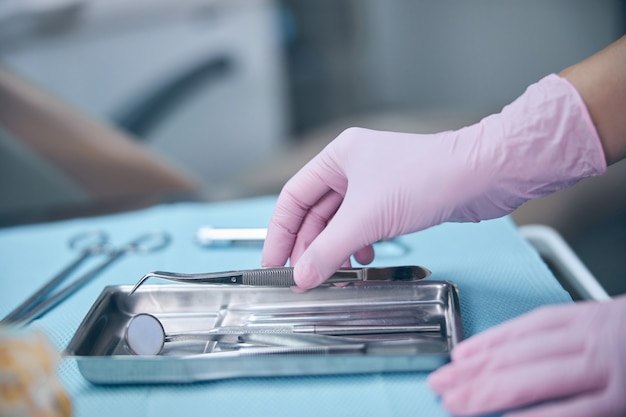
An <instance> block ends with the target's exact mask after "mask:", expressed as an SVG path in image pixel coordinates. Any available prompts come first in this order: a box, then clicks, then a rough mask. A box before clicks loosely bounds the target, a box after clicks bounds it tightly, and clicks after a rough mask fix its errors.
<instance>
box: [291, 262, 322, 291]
mask: <svg viewBox="0 0 626 417" xmlns="http://www.w3.org/2000/svg"><path fill="white" fill-rule="evenodd" d="M293 276H294V281H295V282H296V285H297V286H298V288H300V289H302V290H305V291H306V290H310V289H313V288H315V287H317V286H319V285H320V284H322V283H323V282H324V281H325V280H326V277H325V276H324V275H323V274H322V273H320V271H318V269H317V268H315V266H314V265H313V264H312V263H310V262H307V261H302V260H300V261H299V262H298V263H296V265H295V266H294V272H293Z"/></svg>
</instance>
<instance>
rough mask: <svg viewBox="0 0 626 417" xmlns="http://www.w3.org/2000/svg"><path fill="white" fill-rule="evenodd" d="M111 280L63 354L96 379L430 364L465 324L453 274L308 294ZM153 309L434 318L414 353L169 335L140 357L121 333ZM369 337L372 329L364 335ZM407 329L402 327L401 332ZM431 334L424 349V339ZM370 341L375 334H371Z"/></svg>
mask: <svg viewBox="0 0 626 417" xmlns="http://www.w3.org/2000/svg"><path fill="white" fill-rule="evenodd" d="M131 288H132V287H131V286H109V287H106V288H104V290H103V291H102V293H101V294H100V296H99V298H98V299H97V300H96V301H95V303H94V305H93V306H92V308H91V309H90V310H89V312H88V313H87V315H86V316H85V318H84V320H83V322H82V323H81V324H80V326H79V328H78V329H77V331H76V333H75V334H74V336H73V338H72V340H71V341H70V343H69V344H68V346H67V348H66V350H65V352H64V354H65V355H66V356H67V357H72V358H75V359H76V361H77V364H78V368H79V370H80V372H81V373H82V375H83V376H84V377H85V378H86V379H87V380H89V381H91V382H92V383H96V384H128V383H141V384H154V383H189V382H195V381H206V380H215V379H222V378H235V377H258V376H286V375H330V374H350V373H370V372H407V371H428V370H432V369H435V368H437V367H439V366H441V365H443V364H444V363H446V362H448V361H449V358H450V351H451V350H452V348H453V347H454V346H455V345H456V344H457V343H458V342H460V341H461V340H462V338H463V331H462V323H461V315H460V309H459V295H458V290H457V287H456V286H455V284H454V283H452V282H449V281H434V280H433V281H429V280H424V281H418V282H414V283H402V284H383V285H350V286H346V287H323V288H317V289H314V290H312V291H309V292H307V293H305V294H296V293H294V292H292V291H291V290H290V289H289V288H270V287H261V288H259V287H255V288H253V287H234V288H233V287H231V286H220V285H180V284H173V285H172V284H168V285H146V286H144V287H141V288H140V289H139V290H138V291H137V292H136V293H134V294H133V295H132V296H129V295H128V293H129V292H130V290H131ZM140 313H149V314H152V315H154V316H156V317H157V318H159V319H160V321H161V323H162V324H163V327H164V328H165V330H166V332H167V333H176V332H185V331H198V330H209V329H212V328H215V327H217V326H263V325H271V326H276V325H289V326H291V325H311V324H314V325H324V324H328V323H332V324H333V325H337V324H339V325H341V324H347V323H349V324H351V325H354V324H359V325H376V326H381V325H383V326H384V325H386V324H388V325H396V326H397V325H405V324H406V325H412V324H440V326H441V327H440V328H441V331H440V332H439V333H437V334H430V335H415V338H416V339H415V340H416V343H417V344H416V346H417V351H416V352H415V353H413V354H397V353H396V352H395V351H394V350H393V349H391V350H390V352H389V354H386V353H385V352H382V353H381V352H380V350H377V352H376V354H369V353H366V354H350V353H348V354H325V355H324V354H304V353H302V354H293V353H292V354H278V355H258V356H255V355H251V356H246V355H236V354H234V355H228V354H227V355H224V354H221V353H217V354H215V353H211V349H212V348H211V344H212V343H209V342H206V341H195V342H194V341H191V342H188V343H175V344H174V343H172V344H171V346H167V344H166V347H165V349H164V350H163V352H162V353H161V354H160V355H155V356H137V355H134V354H133V353H132V352H131V351H130V350H129V348H128V346H127V344H126V342H125V330H126V326H127V325H128V323H129V321H130V320H131V318H132V317H134V316H135V315H137V314H140ZM368 337H370V338H372V337H375V336H371V335H370V336H368ZM403 337H405V336H403ZM426 339H427V342H428V343H427V344H426V345H424V346H427V348H425V349H424V350H423V351H421V350H420V349H421V348H420V346H421V345H420V343H421V342H422V341H423V340H426ZM370 340H371V339H370Z"/></svg>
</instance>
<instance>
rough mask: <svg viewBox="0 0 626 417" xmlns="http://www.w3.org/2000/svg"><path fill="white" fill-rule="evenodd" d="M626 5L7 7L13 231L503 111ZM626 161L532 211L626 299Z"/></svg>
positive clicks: (269, 175) (108, 2)
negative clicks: (380, 132) (355, 140)
mask: <svg viewBox="0 0 626 417" xmlns="http://www.w3.org/2000/svg"><path fill="white" fill-rule="evenodd" d="M625 32H626V4H625V2H624V1H618V0H596V1H593V2H590V1H588V0H525V1H521V0H497V1H496V0H472V1H452V0H439V1H430V0H395V1H386V0H315V1H298V0H133V1H125V0H0V174H1V175H0V192H1V193H2V194H1V195H2V197H1V198H0V226H2V227H9V226H12V225H17V224H25V223H33V222H41V221H48V220H55V219H61V218H70V217H76V216H87V215H93V214H101V213H108V212H115V211H120V210H128V209H133V208H137V207H143V206H146V205H149V204H156V203H166V202H173V201H188V200H198V201H218V200H224V199H231V198H242V197H251V196H258V195H265V194H276V193H278V192H279V191H280V188H281V187H282V185H283V184H284V182H285V181H286V180H287V179H288V178H289V177H290V176H291V175H292V174H293V173H295V172H296V170H297V169H298V168H300V167H301V166H302V165H303V164H304V163H306V162H307V161H308V160H309V159H310V158H311V157H313V155H315V154H316V153H317V152H318V151H319V150H321V149H322V148H323V147H324V146H325V145H326V144H327V143H328V142H330V141H331V140H332V139H333V138H334V137H335V136H336V135H337V134H339V133H340V132H341V131H342V130H343V129H345V128H347V127H350V126H362V127H368V128H373V129H385V130H394V131H403V132H416V133H432V132H437V131H441V130H446V129H455V128H459V127H462V126H464V125H468V124H471V123H474V122H477V121H478V120H479V119H480V118H482V117H483V116H486V115H488V114H490V113H493V112H497V111H499V110H500V109H501V108H502V106H503V105H505V104H507V103H509V102H510V101H512V100H513V99H515V98H516V97H517V96H519V95H520V94H521V93H522V92H523V91H524V89H525V88H526V87H527V86H528V85H529V84H531V83H533V82H535V81H537V80H538V79H540V78H541V77H543V76H544V75H546V74H548V73H552V72H558V71H560V70H562V69H563V68H565V67H567V66H569V65H572V64H574V63H576V62H577V61H580V60H582V59H583V58H585V57H587V56H589V55H591V54H593V53H594V52H596V51H598V50H600V49H602V48H603V47H605V46H607V45H608V44H609V43H611V42H613V41H614V40H616V39H617V38H619V37H620V36H621V35H622V34H624V33H625ZM625 178H626V167H625V166H624V163H621V164H617V165H615V166H614V167H612V168H611V169H610V172H609V173H608V174H607V175H606V176H604V177H602V178H595V179H591V180H589V181H584V182H583V183H581V184H579V185H577V186H575V187H573V188H572V189H570V190H567V191H565V192H562V193H558V194H557V195H554V196H551V197H549V198H547V199H543V200H541V201H534V202H531V203H528V204H526V205H525V206H523V207H522V208H521V209H520V210H519V211H518V212H517V213H515V215H514V220H515V221H516V222H518V223H519V224H527V223H543V224H548V225H551V226H553V227H555V228H556V229H557V230H558V231H559V232H560V233H561V234H562V235H563V236H564V237H565V238H566V240H567V241H568V242H569V243H570V245H572V247H573V248H574V250H575V251H576V252H577V254H578V255H579V256H580V257H581V259H582V260H583V262H585V263H586V264H587V266H588V267H589V268H590V269H591V270H592V272H593V273H594V274H595V275H596V276H597V277H598V279H599V280H600V281H601V283H602V284H603V285H604V287H605V288H606V289H607V291H608V292H609V293H611V294H618V293H623V292H626V266H625V265H624V264H623V262H621V256H623V254H624V253H626V181H625V180H624V179H625Z"/></svg>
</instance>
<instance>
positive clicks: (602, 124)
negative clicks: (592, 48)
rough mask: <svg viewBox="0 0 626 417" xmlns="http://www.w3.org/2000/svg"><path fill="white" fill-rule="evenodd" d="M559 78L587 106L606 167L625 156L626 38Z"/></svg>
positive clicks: (564, 72) (563, 72)
mask: <svg viewBox="0 0 626 417" xmlns="http://www.w3.org/2000/svg"><path fill="white" fill-rule="evenodd" d="M560 75H561V76H562V77H564V78H566V79H567V80H568V81H569V82H570V83H572V85H574V87H575V88H576V89H577V90H578V92H579V93H580V95H581V96H582V98H583V100H584V102H585V104H586V105H587V109H588V110H589V114H590V115H591V118H592V120H593V122H594V124H595V127H596V130H597V132H598V135H599V136H600V140H601V142H602V147H603V149H604V154H605V157H606V161H607V164H612V163H615V162H617V161H619V160H621V159H623V158H624V157H626V36H623V37H622V38H620V39H619V40H617V41H616V42H614V43H613V44H611V45H609V46H608V47H607V48H605V49H603V50H602V51H600V52H598V53H596V54H594V55H592V56H591V57H589V58H587V59H585V60H583V61H581V62H579V63H578V64H575V65H573V66H571V67H569V68H567V69H565V70H563V71H562V72H561V74H560Z"/></svg>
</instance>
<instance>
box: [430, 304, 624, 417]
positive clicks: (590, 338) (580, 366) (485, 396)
mask: <svg viewBox="0 0 626 417" xmlns="http://www.w3.org/2000/svg"><path fill="white" fill-rule="evenodd" d="M625 317H626V297H620V298H616V299H615V300H613V301H609V302H605V303H596V302H585V303H578V304H570V305H560V306H549V307H542V308H539V309H537V310H535V311H533V312H531V313H528V314H526V315H524V316H521V317H519V318H516V319H514V320H511V321H509V322H506V323H504V324H501V325H500V326H497V327H495V328H493V329H490V330H488V331H486V332H484V333H482V334H479V335H477V336H474V337H472V338H470V339H468V340H466V341H464V342H462V343H460V344H459V345H458V346H457V347H456V348H455V349H454V350H453V351H452V362H451V363H450V364H448V365H446V366H444V367H443V368H440V369H439V370H438V371H436V372H434V373H432V374H431V375H430V377H429V379H428V382H429V384H430V386H431V387H432V389H433V390H434V391H435V392H437V393H438V394H439V395H441V397H442V401H443V404H444V406H445V407H446V408H447V409H448V410H449V411H450V412H451V413H452V414H454V415H458V416H468V415H479V414H486V413H492V412H495V411H502V410H508V409H513V408H516V407H525V408H524V409H523V410H518V411H512V412H509V413H507V414H505V415H506V416H507V417H513V416H515V417H535V416H536V417H539V416H541V417H552V416H567V417H590V416H593V417H609V416H625V415H626V325H625V324H624V323H626V320H624V318H625ZM537 403H538V404H537ZM528 406H530V407H528Z"/></svg>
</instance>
